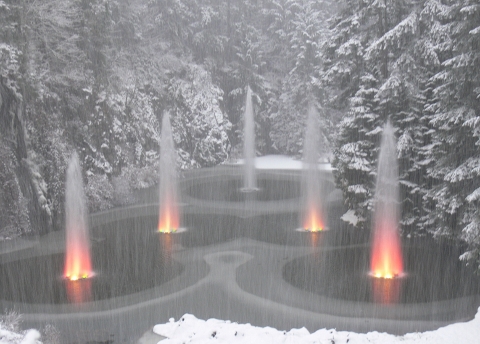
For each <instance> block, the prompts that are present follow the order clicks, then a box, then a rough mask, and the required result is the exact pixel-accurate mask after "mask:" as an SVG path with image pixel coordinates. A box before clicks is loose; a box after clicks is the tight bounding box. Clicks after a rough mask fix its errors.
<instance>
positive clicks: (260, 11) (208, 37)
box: [0, 0, 480, 267]
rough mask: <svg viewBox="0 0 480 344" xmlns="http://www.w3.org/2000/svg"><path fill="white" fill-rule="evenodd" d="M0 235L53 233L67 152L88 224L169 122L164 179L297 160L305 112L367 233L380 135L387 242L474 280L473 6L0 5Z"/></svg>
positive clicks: (155, 172)
mask: <svg viewBox="0 0 480 344" xmlns="http://www.w3.org/2000/svg"><path fill="white" fill-rule="evenodd" d="M0 24H1V25H0V186H1V187H0V239H5V238H12V237H16V236H19V235H26V234H32V233H33V234H42V233H46V232H48V231H51V230H58V229H61V228H62V223H63V221H64V220H63V217H64V209H63V200H64V188H65V187H64V184H65V181H64V178H65V169H66V165H67V162H68V160H69V158H70V156H71V154H72V152H73V151H75V150H76V151H78V153H79V155H80V157H81V161H82V165H83V170H84V182H85V184H86V194H87V197H88V203H89V208H90V211H92V212H95V211H100V210H104V209H108V208H111V207H114V206H121V205H125V204H131V203H134V202H135V192H136V191H137V190H140V189H144V188H148V187H151V186H153V185H155V184H156V183H157V181H158V178H159V175H160V173H161V171H160V170H161V167H160V166H159V151H160V147H159V142H160V131H161V128H160V123H161V118H162V116H163V115H167V114H168V115H169V116H170V118H171V121H172V126H173V130H174V140H175V144H176V148H177V152H178V160H177V162H178V168H180V169H192V168H200V167H210V166H215V165H218V164H222V163H224V162H226V161H228V160H232V159H235V158H238V157H240V156H241V147H242V140H243V133H242V127H243V122H242V121H243V107H244V103H245V94H246V89H247V85H249V86H250V87H251V88H252V90H253V93H254V99H253V101H254V107H255V114H256V118H255V121H256V123H255V130H256V142H255V144H256V150H257V155H265V154H287V155H290V156H296V157H301V155H302V147H303V138H304V131H305V123H306V115H307V109H308V107H309V106H310V105H313V106H315V107H316V108H317V109H318V113H319V118H320V121H319V127H318V135H319V137H320V138H321V140H320V146H321V148H322V154H323V155H324V156H327V157H331V159H332V161H331V162H332V164H333V167H334V168H335V171H334V174H335V181H336V184H337V187H339V188H340V189H341V190H342V192H343V195H344V199H345V204H346V205H347V207H348V208H349V209H351V210H353V211H354V212H355V215H356V216H357V218H358V219H359V221H358V223H357V226H358V227H366V226H369V222H370V214H371V211H372V207H373V192H374V183H375V176H376V164H377V156H378V145H379V139H380V135H381V133H382V128H383V125H384V123H385V122H386V120H387V119H388V118H390V120H391V121H392V123H393V125H394V126H395V128H396V135H397V139H398V147H397V148H398V149H397V151H398V158H399V162H400V174H401V176H400V183H401V194H402V223H401V228H402V232H403V235H405V236H412V235H427V234H429V235H433V236H435V237H437V238H442V239H446V240H452V241H455V242H457V243H458V244H460V245H463V246H464V248H465V249H464V253H463V254H462V256H461V259H463V260H465V261H466V262H467V263H471V264H475V265H476V266H479V267H480V211H479V205H480V204H479V202H480V149H479V145H480V141H479V139H480V5H479V4H478V2H477V0H355V1H353V0H342V1H333V0H323V1H322V0H42V1H40V0H0Z"/></svg>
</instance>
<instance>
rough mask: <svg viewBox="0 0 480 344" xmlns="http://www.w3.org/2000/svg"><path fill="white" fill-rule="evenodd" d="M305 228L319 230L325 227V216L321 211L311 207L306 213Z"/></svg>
mask: <svg viewBox="0 0 480 344" xmlns="http://www.w3.org/2000/svg"><path fill="white" fill-rule="evenodd" d="M303 228H304V229H305V230H306V231H309V232H319V231H323V230H324V229H325V225H324V223H323V217H322V216H321V215H320V212H319V211H318V210H317V209H315V207H313V206H312V207H309V210H308V211H307V213H306V214H305V220H304V222H303Z"/></svg>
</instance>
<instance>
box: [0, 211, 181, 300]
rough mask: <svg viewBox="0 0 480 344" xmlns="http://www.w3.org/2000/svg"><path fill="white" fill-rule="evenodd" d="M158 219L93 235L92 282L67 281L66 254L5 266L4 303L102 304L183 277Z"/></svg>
mask: <svg viewBox="0 0 480 344" xmlns="http://www.w3.org/2000/svg"><path fill="white" fill-rule="evenodd" d="M155 226H156V221H155V219H154V218H136V219H128V220H125V221H121V222H114V223H111V224H108V225H105V226H102V228H101V230H100V229H99V228H93V230H92V260H93V267H94V271H95V273H96V275H95V276H94V277H93V278H91V279H86V280H79V281H74V282H71V281H66V280H64V279H62V278H61V275H62V272H63V264H64V254H63V253H59V254H52V255H40V256H37V257H34V258H28V259H22V260H18V261H12V262H8V263H4V264H2V265H0V276H1V278H0V295H2V299H4V300H9V301H19V302H22V303H32V304H59V303H78V302H80V303H81V302H87V301H97V300H103V299H109V298H112V297H117V296H123V295H129V294H133V293H136V292H140V291H143V290H145V289H149V288H153V287H154V286H156V285H161V284H163V283H165V282H166V281H169V280H171V279H172V278H174V277H175V276H178V275H179V274H181V273H182V272H183V269H184V268H183V266H182V264H180V263H179V262H176V261H175V260H173V259H172V258H171V253H172V251H171V250H172V247H171V243H168V242H165V238H163V237H161V236H160V235H159V234H157V233H155V232H154V228H155Z"/></svg>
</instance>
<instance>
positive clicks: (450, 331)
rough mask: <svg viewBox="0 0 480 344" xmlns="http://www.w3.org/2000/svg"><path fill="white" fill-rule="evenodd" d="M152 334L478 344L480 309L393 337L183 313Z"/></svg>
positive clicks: (194, 339)
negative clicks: (472, 316) (456, 319)
mask: <svg viewBox="0 0 480 344" xmlns="http://www.w3.org/2000/svg"><path fill="white" fill-rule="evenodd" d="M153 332H155V333H156V334H158V335H161V336H164V337H166V339H164V340H162V341H160V342H159V344H184V343H185V344H186V343H192V344H207V343H208V344H211V343H215V344H223V343H225V344H227V343H228V344H235V343H255V344H267V343H268V344H271V343H275V344H277V343H291V344H333V343H335V344H344V343H345V344H346V343H348V344H367V343H368V344H397V343H401V344H409V343H415V344H418V343H432V344H475V343H480V308H479V310H478V311H477V315H476V316H475V319H473V320H471V321H469V322H465V323H457V324H452V325H448V326H445V327H442V328H439V329H438V330H436V331H428V332H422V333H408V334H406V335H404V336H394V335H391V334H387V333H379V332H369V333H354V332H346V331H336V330H334V329H320V330H318V331H316V332H314V333H309V332H308V330H307V329H305V328H301V329H292V330H290V331H288V332H285V331H278V330H276V329H274V328H271V327H265V328H262V327H255V326H252V325H250V324H237V323H232V322H230V321H228V320H227V321H224V320H217V319H209V320H207V321H205V320H201V319H197V318H195V316H193V315H191V314H185V315H184V316H183V317H182V318H181V319H179V320H178V321H176V322H175V321H174V319H170V322H168V323H166V324H160V325H156V326H155V327H154V328H153Z"/></svg>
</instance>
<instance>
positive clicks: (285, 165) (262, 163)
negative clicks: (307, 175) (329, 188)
mask: <svg viewBox="0 0 480 344" xmlns="http://www.w3.org/2000/svg"><path fill="white" fill-rule="evenodd" d="M240 164H243V159H239V160H238V161H237V162H234V163H232V165H240ZM255 168H256V169H259V170H301V169H302V168H303V163H302V161H301V160H297V159H294V158H292V157H289V156H285V155H265V156H262V157H257V158H255ZM318 168H319V169H320V170H327V171H328V170H331V169H332V166H331V165H330V164H329V163H319V164H318Z"/></svg>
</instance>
